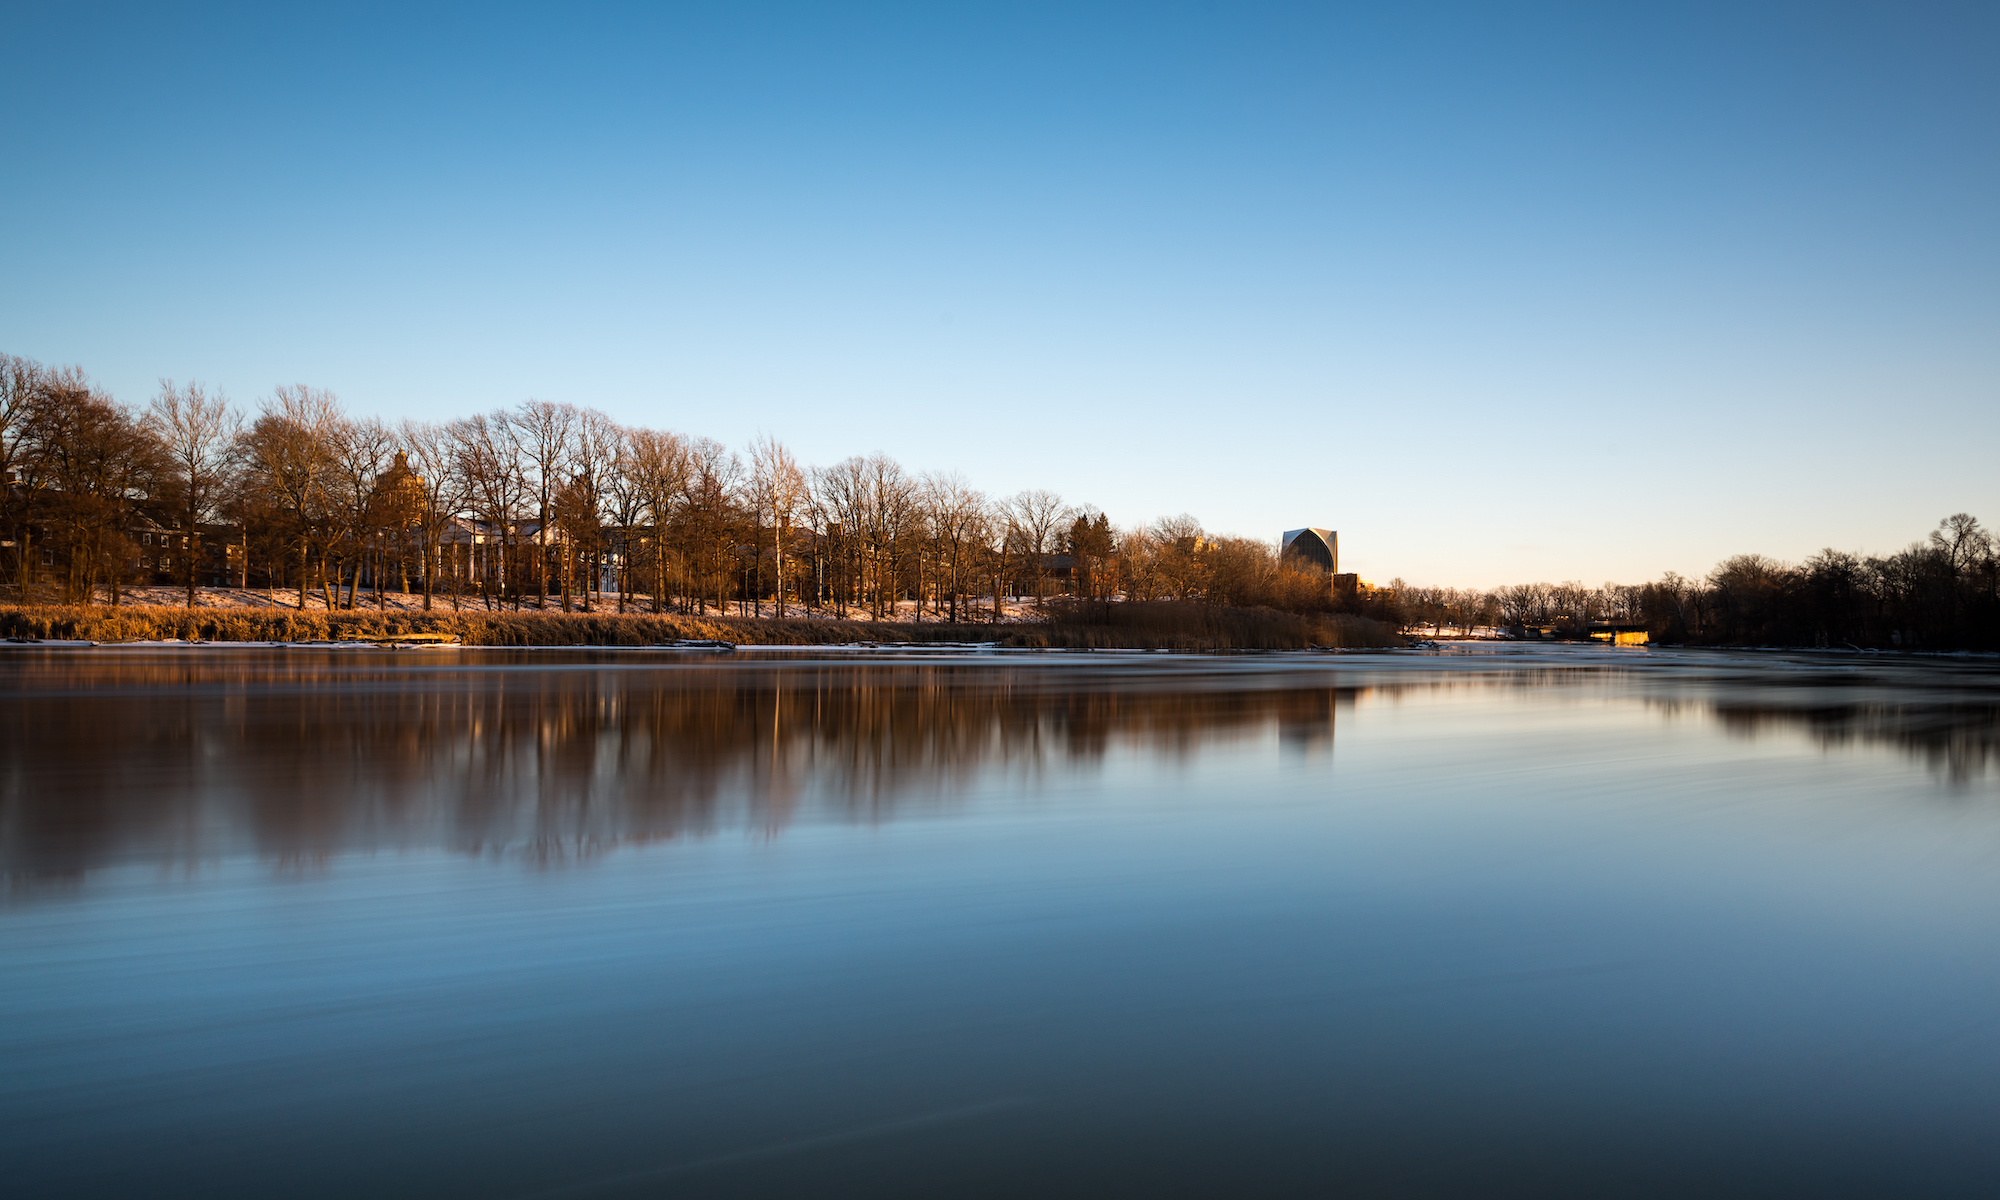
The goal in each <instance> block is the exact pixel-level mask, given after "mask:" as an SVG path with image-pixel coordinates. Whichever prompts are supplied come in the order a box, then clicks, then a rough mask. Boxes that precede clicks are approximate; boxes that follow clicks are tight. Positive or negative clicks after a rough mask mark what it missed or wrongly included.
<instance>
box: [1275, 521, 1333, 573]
mask: <svg viewBox="0 0 2000 1200" xmlns="http://www.w3.org/2000/svg"><path fill="white" fill-rule="evenodd" d="M1278 554H1279V556H1280V557H1289V556H1291V555H1297V556H1298V557H1300V558H1303V559H1305V560H1306V561H1307V562H1309V563H1314V564H1316V565H1318V566H1321V567H1325V568H1326V571H1327V573H1328V574H1329V575H1338V574H1340V534H1338V533H1336V532H1335V531H1333V530H1331V529H1314V528H1312V527H1311V526H1307V527H1306V528H1304V529H1287V530H1286V531H1285V535H1284V536H1283V537H1282V538H1280V539H1278Z"/></svg>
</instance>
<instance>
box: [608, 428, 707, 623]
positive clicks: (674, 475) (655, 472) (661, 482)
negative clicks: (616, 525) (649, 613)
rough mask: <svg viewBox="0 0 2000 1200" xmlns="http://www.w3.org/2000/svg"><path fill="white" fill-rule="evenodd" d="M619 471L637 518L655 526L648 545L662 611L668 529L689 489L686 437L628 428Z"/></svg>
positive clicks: (655, 598) (656, 606) (658, 608)
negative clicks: (626, 486)
mask: <svg viewBox="0 0 2000 1200" xmlns="http://www.w3.org/2000/svg"><path fill="white" fill-rule="evenodd" d="M619 474H620V476H621V477H622V478H623V479H624V480H625V481H626V483H627V485H628V486H629V488H630V491H631V494H632V497H633V501H634V503H633V512H634V514H635V517H640V516H642V517H643V518H644V519H645V520H646V521H647V522H649V523H650V524H651V525H652V536H651V537H649V538H648V539H647V545H648V547H649V549H650V550H651V551H652V571H653V611H654V612H661V611H663V610H664V608H665V606H666V592H667V538H668V528H669V526H671V525H672V524H673V522H674V516H675V510H676V508H677V506H678V505H679V504H680V503H681V502H682V499H683V497H685V496H686V495H687V493H688V490H689V483H688V478H689V474H690V471H689V459H688V446H687V441H686V439H684V438H682V437H681V436H680V435H678V434H673V433H667V432H664V431H662V430H658V429H634V430H631V431H629V432H628V433H627V434H626V438H625V456H624V469H623V470H622V471H621V472H619Z"/></svg>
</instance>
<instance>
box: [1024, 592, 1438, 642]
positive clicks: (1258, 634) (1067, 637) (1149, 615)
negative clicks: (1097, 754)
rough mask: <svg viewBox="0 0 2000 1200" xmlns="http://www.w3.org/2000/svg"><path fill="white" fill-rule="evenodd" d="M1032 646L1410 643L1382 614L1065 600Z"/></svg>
mask: <svg viewBox="0 0 2000 1200" xmlns="http://www.w3.org/2000/svg"><path fill="white" fill-rule="evenodd" d="M1025 636H1027V637H1029V638H1033V637H1036V636H1040V637H1045V638H1046V639H1047V640H1046V641H1029V642H1026V643H1025V644H1028V645H1048V646H1055V647H1071V646H1076V647H1082V646H1089V647H1103V648H1107V649H1109V648H1124V649H1139V650H1306V649H1311V648H1314V647H1323V648H1331V649H1341V650H1352V649H1368V648H1386V647H1390V646H1401V645H1404V644H1406V641H1407V639H1405V638H1402V637H1400V636H1398V635H1397V634H1396V632H1395V631H1394V630H1392V629H1390V628H1389V627H1388V626H1387V625H1384V624H1382V623H1381V622H1380V621H1371V620H1369V619H1368V618H1366V617H1357V616H1352V615H1349V614H1347V613H1303V614H1302V613H1288V612H1280V611H1278V610H1277V609H1274V608H1233V607H1225V606H1222V605H1215V604H1202V603H1199V602H1197V601H1193V600H1147V601H1124V602H1117V603H1114V602H1111V601H1104V600H1095V601H1093V600H1062V601H1055V602H1052V603H1051V604H1050V605H1049V622H1048V624H1047V625H1045V626H1042V627H1040V629H1039V630H1037V631H1036V632H1035V633H1030V634H1027V635H1025Z"/></svg>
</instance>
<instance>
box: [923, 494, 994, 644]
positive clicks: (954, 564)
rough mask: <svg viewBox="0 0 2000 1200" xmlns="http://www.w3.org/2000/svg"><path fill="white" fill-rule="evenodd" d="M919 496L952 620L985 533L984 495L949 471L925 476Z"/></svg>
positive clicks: (955, 615)
mask: <svg viewBox="0 0 2000 1200" xmlns="http://www.w3.org/2000/svg"><path fill="white" fill-rule="evenodd" d="M923 495H924V506H925V508H926V509H927V510H928V511H929V516H930V522H929V523H930V527H931V531H932V533H933V534H934V535H935V536H936V537H937V543H938V550H939V553H940V554H941V555H942V557H943V559H944V564H943V566H944V578H945V581H946V584H947V587H946V591H947V593H948V596H949V600H948V604H949V606H950V613H949V618H950V620H952V621H953V622H956V621H957V620H958V601H959V597H960V596H962V595H963V594H964V593H965V591H966V586H965V585H966V577H967V573H968V572H969V571H970V570H972V567H973V562H974V558H975V556H976V554H977V552H978V547H979V544H980V541H981V540H982V538H983V537H984V535H985V526H986V521H987V508H986V494H985V493H984V492H981V491H979V490H977V489H976V488H974V487H972V486H971V485H970V484H968V483H967V482H966V480H965V476H963V475H961V474H959V473H958V472H956V471H951V472H939V473H937V474H933V475H927V476H925V477H924V492H923Z"/></svg>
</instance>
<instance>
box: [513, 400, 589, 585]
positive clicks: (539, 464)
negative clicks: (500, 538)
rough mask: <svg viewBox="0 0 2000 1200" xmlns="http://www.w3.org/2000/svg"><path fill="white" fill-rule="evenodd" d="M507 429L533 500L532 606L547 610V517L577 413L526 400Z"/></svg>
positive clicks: (563, 469)
mask: <svg viewBox="0 0 2000 1200" xmlns="http://www.w3.org/2000/svg"><path fill="white" fill-rule="evenodd" d="M509 419H510V428H511V430H512V432H513V434H514V438H515V440H516V441H518V442H519V443H520V447H521V461H522V463H523V465H524V466H525V467H526V469H527V470H528V471H529V472H530V476H529V485H528V486H529V487H530V488H531V489H532V490H533V492H534V497H535V521H536V525H535V547H536V549H535V582H536V594H535V607H536V608H546V607H548V598H549V536H548V533H549V518H550V517H551V516H552V515H553V505H554V503H555V494H556V489H557V488H559V487H561V486H562V484H563V481H564V479H565V478H566V477H567V474H568V470H569V460H570V456H571V455H572V454H573V453H575V450H576V446H575V435H576V423H577V410H576V409H575V408H574V407H573V406H571V405H568V404H557V403H554V402H552V401H548V400H526V401H523V402H522V403H521V405H520V407H518V408H516V409H515V410H514V412H513V413H512V415H511V417H510V418H509Z"/></svg>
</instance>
